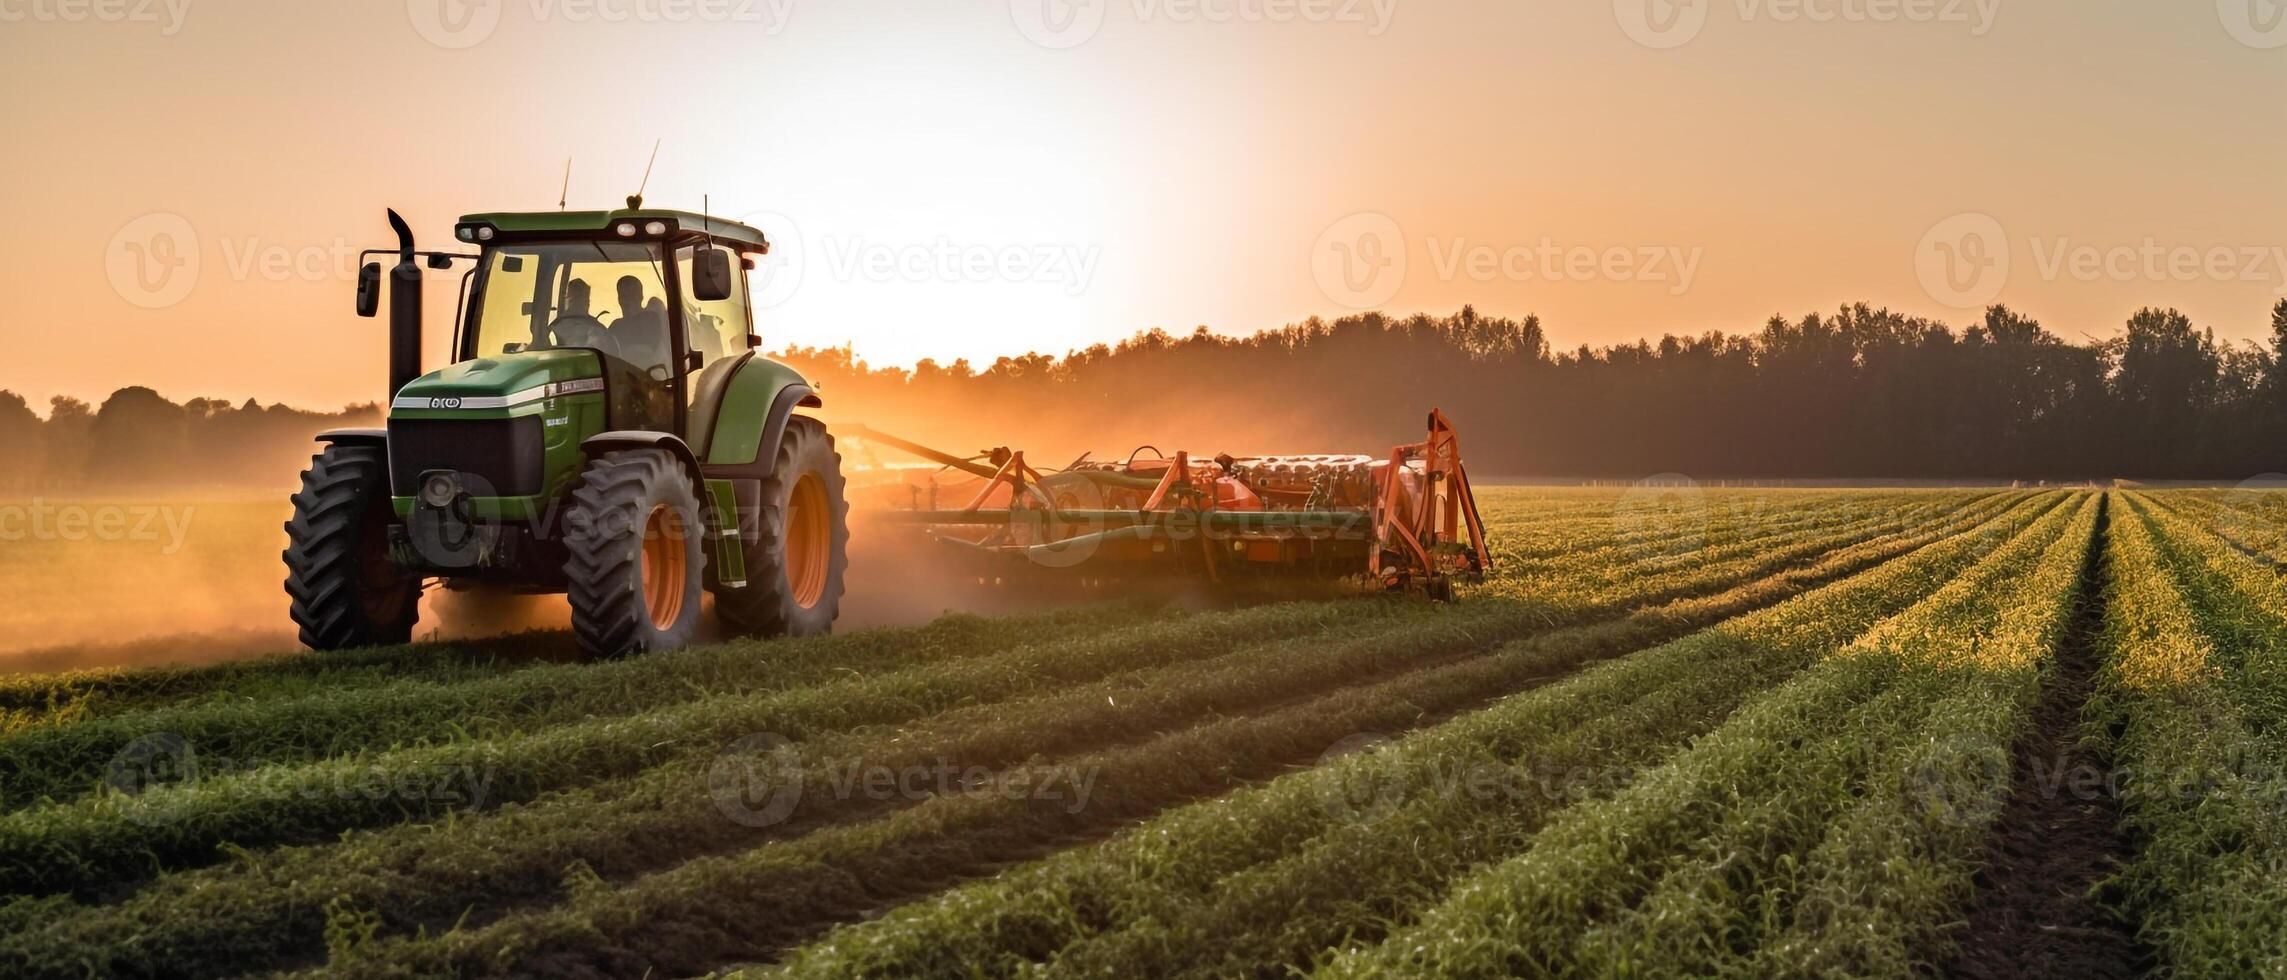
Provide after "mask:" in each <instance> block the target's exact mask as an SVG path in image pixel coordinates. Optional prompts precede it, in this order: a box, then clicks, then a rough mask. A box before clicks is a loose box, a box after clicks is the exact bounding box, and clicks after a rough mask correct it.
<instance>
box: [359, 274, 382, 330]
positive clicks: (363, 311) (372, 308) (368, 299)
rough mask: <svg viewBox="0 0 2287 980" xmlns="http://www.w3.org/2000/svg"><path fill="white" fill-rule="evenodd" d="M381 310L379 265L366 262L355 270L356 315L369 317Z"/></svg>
mask: <svg viewBox="0 0 2287 980" xmlns="http://www.w3.org/2000/svg"><path fill="white" fill-rule="evenodd" d="M380 310H381V263H379V262H367V263H366V264H365V266H364V267H363V268H361V269H359V270H357V315H358V316H363V317H370V316H372V315H373V314H375V313H377V312H380Z"/></svg>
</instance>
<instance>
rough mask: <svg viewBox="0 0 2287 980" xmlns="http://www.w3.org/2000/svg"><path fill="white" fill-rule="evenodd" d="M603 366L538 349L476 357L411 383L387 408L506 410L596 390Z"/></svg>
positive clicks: (587, 355)
mask: <svg viewBox="0 0 2287 980" xmlns="http://www.w3.org/2000/svg"><path fill="white" fill-rule="evenodd" d="M603 388H604V382H603V365H602V364H601V363H599V361H598V359H597V357H596V355H595V352H593V351H588V350H541V351H522V352H519V353H515V354H501V355H498V356H495V357H480V358H478V359H476V360H473V361H462V362H461V363H459V364H455V365H452V366H451V367H447V368H444V369H442V370H438V371H432V372H430V373H428V374H424V375H422V376H420V377H418V378H415V379H413V381H412V383H411V384H408V385H406V386H405V387H404V388H403V389H402V390H400V391H399V392H398V393H397V398H396V400H395V401H394V402H392V403H391V404H390V408H391V409H393V410H416V411H436V410H444V411H453V410H460V409H492V410H500V409H512V408H515V407H517V406H519V405H524V404H529V403H532V402H538V401H541V400H543V399H548V398H557V397H561V396H565V395H577V394H586V393H590V392H601V391H603Z"/></svg>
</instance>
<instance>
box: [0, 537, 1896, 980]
mask: <svg viewBox="0 0 2287 980" xmlns="http://www.w3.org/2000/svg"><path fill="white" fill-rule="evenodd" d="M1903 546H1904V543H1903V542H1896V541H1892V542H1890V543H1888V544H1887V545H1885V546H1883V547H1888V548H1900V547H1903ZM1804 547H1806V548H1807V547H1809V545H1805V546H1804ZM1872 553H1875V549H1872V548H1869V549H1865V551H1864V553H1863V554H1861V555H1860V557H1859V558H1858V559H1857V560H1867V559H1866V558H1865V554H1872ZM1805 557H1807V553H1806V554H1789V553H1787V552H1786V551H1785V550H1784V549H1782V551H1781V552H1780V553H1778V554H1775V555H1766V556H1763V557H1762V559H1761V561H1762V565H1760V566H1748V565H1734V566H1731V567H1720V566H1719V567H1710V568H1708V569H1704V570H1703V571H1704V572H1705V573H1706V574H1707V575H1710V576H1717V577H1718V578H1711V579H1710V580H1709V581H1708V582H1707V583H1704V584H1703V588H1712V587H1714V586H1715V585H1716V584H1717V583H1718V582H1720V581H1721V580H1722V578H1724V577H1728V578H1730V579H1733V580H1753V579H1759V578H1762V577H1763V576H1765V575H1767V574H1769V573H1770V572H1772V571H1775V570H1777V569H1778V568H1781V567H1784V565H1785V564H1787V563H1789V562H1791V561H1799V560H1802V559H1803V558H1805ZM1837 558H1838V559H1844V560H1848V559H1849V556H1848V555H1842V556H1837ZM1791 581H1794V578H1793V577H1792V576H1784V577H1782V578H1780V579H1774V580H1772V581H1771V582H1770V583H1766V584H1760V585H1758V586H1756V587H1754V588H1751V589H1748V590H1742V594H1739V595H1734V596H1730V597H1728V598H1729V599H1730V601H1731V603H1732V604H1733V605H1734V606H1736V605H1737V604H1738V603H1742V602H1754V601H1758V600H1760V601H1765V602H1767V601H1770V599H1771V598H1773V597H1774V596H1773V595H1772V592H1771V591H1770V590H1771V589H1773V588H1784V587H1785V586H1786V585H1788V584H1789V583H1790V582H1791ZM1795 587H1797V588H1799V587H1800V585H1799V584H1797V585H1796V586H1795ZM1497 608H1498V607H1497V605H1496V604H1485V608H1484V609H1483V610H1480V611H1477V612H1474V613H1471V614H1468V615H1462V614H1458V612H1457V611H1453V610H1448V611H1445V612H1444V613H1441V614H1440V615H1439V616H1438V617H1437V618H1436V619H1435V620H1428V621H1424V622H1423V623H1421V624H1420V625H1419V628H1417V629H1415V630H1414V631H1413V632H1412V633H1411V634H1410V635H1408V636H1405V637H1392V636H1360V637H1355V638H1351V639H1346V640H1345V641H1344V642H1342V643H1339V644H1329V643H1328V642H1326V641H1325V640H1323V639H1310V638H1306V639H1303V640H1296V641H1289V642H1285V643H1281V644H1274V645H1272V646H1269V647H1265V648H1262V649H1260V650H1253V651H1247V652H1245V653H1240V654H1232V655H1227V656H1225V657H1224V658H1221V659H1220V660H1219V661H1207V662H1203V663H1195V664H1189V665H1188V666H1184V667H1180V668H1163V669H1161V670H1159V671H1156V672H1155V671H1142V672H1134V673H1129V674H1125V675H1117V676H1115V677H1114V678H1112V679H1111V680H1109V681H1107V682H1105V683H1102V684H1099V685H1096V686H1093V687H1091V686H1086V685H1083V686H1081V687H1079V688H1077V689H1070V690H1066V689H1054V690H1050V691H1047V692H1044V693H1043V694H1042V695H1040V696H1039V697H1036V698H1025V699H1019V700H1017V701H1015V702H1012V703H1009V704H1006V705H979V706H976V707H973V708H970V709H965V710H963V711H958V712H955V713H953V714H951V715H947V716H944V717H943V718H941V719H940V720H938V721H937V722H935V723H934V724H931V725H927V726H924V727H923V728H921V729H919V730H903V731H883V732H856V733H852V734H851V735H849V736H847V737H843V738H840V739H833V738H826V739H816V740H813V742H814V744H805V745H804V746H803V747H802V753H801V754H802V755H803V756H805V757H809V758H812V759H818V760H835V759H839V758H848V759H852V760H862V761H863V762H864V764H865V765H867V766H869V767H890V768H894V767H897V766H903V765H910V764H912V763H913V762H915V761H917V760H918V759H919V758H922V757H927V756H930V755H932V754H935V755H942V756H945V757H947V758H950V759H953V760H955V761H958V762H960V763H961V764H963V765H983V764H1005V763H1007V762H1009V761H1012V760H1022V759H1024V758H1025V757H1026V755H1027V754H1029V753H1033V752H1036V751H1038V750H1039V749H1040V748H1041V747H1043V746H1058V747H1059V748H1060V749H1062V750H1072V749H1073V748H1074V747H1075V746H1085V745H1087V744H1089V742H1090V740H1094V741H1096V742H1102V741H1105V740H1106V739H1118V738H1127V737H1133V736H1135V735H1138V734H1148V733H1150V732H1152V731H1156V730H1160V729H1161V728H1163V727H1164V725H1165V724H1167V723H1168V722H1169V721H1170V720H1171V719H1180V718H1185V717H1199V716H1202V713H1203V712H1207V711H1227V710H1230V709H1232V708H1235V707H1243V706H1245V705H1247V704H1250V703H1258V702H1260V701H1261V700H1263V699H1264V698H1266V697H1283V698H1289V699H1291V698H1293V697H1295V696H1296V695H1297V694H1308V693H1309V692H1311V691H1313V690H1321V689H1325V688H1327V687H1329V686H1336V685H1339V684H1341V683H1345V682H1347V683H1355V682H1356V681H1357V680H1358V679H1359V678H1361V677H1372V676H1375V675H1377V674H1382V673H1387V672H1388V671H1389V670H1392V669H1401V668H1409V667H1410V666H1414V665H1420V664H1425V663H1434V662H1436V661H1437V660H1438V659H1439V658H1441V657H1444V656H1446V655H1447V654H1448V652H1449V651H1458V650H1463V649H1466V648H1468V647H1469V646H1473V645H1477V646H1481V645H1483V644H1484V642H1485V639H1484V638H1485V636H1487V635H1488V634H1487V633H1486V632H1485V621H1484V617H1485V616H1489V615H1491V614H1492V613H1493V612H1494V611H1495V610H1497ZM1463 609H1464V610H1468V609H1469V607H1463ZM1724 609H1725V607H1724V606H1723V605H1722V604H1721V602H1717V603H1713V604H1710V605H1707V606H1706V607H1704V608H1701V607H1695V606H1689V605H1687V606H1686V607H1684V608H1681V609H1678V610H1671V611H1668V612H1666V613H1664V614H1647V615H1645V616H1642V617H1638V618H1636V619H1634V620H1631V621H1627V622H1625V623H1623V624H1612V625H1607V626H1606V627H1604V628H1589V629H1586V630H1581V631H1574V633H1573V634H1571V635H1567V634H1557V635H1555V636H1552V637H1550V638H1549V639H1550V646H1549V649H1548V650H1546V651H1543V652H1542V653H1541V654H1540V655H1539V657H1538V659H1537V660H1535V659H1528V660H1526V661H1524V662H1523V663H1524V666H1523V667H1517V666H1515V665H1514V664H1512V665H1511V669H1512V671H1514V670H1525V671H1526V674H1523V675H1514V676H1511V675H1500V674H1498V673H1496V674H1491V675H1487V674H1483V673H1473V672H1470V671H1461V672H1458V673H1454V674H1452V675H1451V676H1448V677H1445V678H1444V679H1443V680H1442V681H1435V680H1433V681H1424V682H1423V683H1426V684H1429V685H1430V687H1428V688H1426V689H1425V690H1429V691H1443V692H1444V693H1443V694H1442V695H1440V696H1441V697H1443V698H1444V699H1445V700H1446V701H1447V702H1453V701H1454V700H1455V699H1456V698H1459V699H1461V700H1462V701H1463V702H1466V701H1467V699H1469V698H1473V697H1483V696H1485V693H1486V692H1488V691H1490V690H1493V688H1491V687H1489V686H1488V685H1489V684H1491V683H1493V682H1494V681H1495V680H1497V679H1498V678H1499V677H1501V676H1509V680H1508V683H1510V684H1512V685H1513V684H1514V683H1517V682H1519V680H1518V678H1519V677H1522V676H1529V674H1530V672H1531V671H1533V670H1538V671H1541V672H1545V671H1546V670H1548V669H1551V668H1552V667H1554V666H1561V664H1562V663H1564V662H1566V661H1565V659H1564V658H1566V657H1569V658H1571V662H1577V660H1578V659H1580V658H1583V657H1587V656H1593V655H1597V654H1598V653H1599V652H1603V651H1612V652H1617V650H1618V649H1621V648H1624V645H1625V644H1627V643H1631V642H1636V641H1637V638H1640V637H1645V636H1647V635H1654V634H1656V633H1657V632H1658V631H1661V630H1668V631H1673V630H1677V629H1679V628H1682V625H1683V624H1684V623H1688V622H1690V621H1691V619H1692V617H1693V616H1694V615H1699V616H1705V615H1711V614H1715V613H1717V612H1723V611H1724ZM1492 635H1498V634H1492ZM1512 659H1513V658H1512ZM1391 683H1393V684H1395V685H1396V687H1395V688H1393V689H1392V690H1391V691H1387V692H1384V693H1385V694H1387V695H1388V696H1386V697H1382V698H1381V699H1379V700H1372V699H1368V700H1367V701H1366V702H1363V703H1369V704H1372V705H1375V706H1377V707H1378V708H1379V709H1380V710H1383V711H1384V712H1385V713H1387V711H1388V710H1389V709H1390V708H1391V707H1392V706H1395V707H1396V708H1397V709H1399V711H1400V714H1399V716H1398V717H1401V718H1402V717H1406V716H1407V714H1408V713H1413V714H1418V712H1419V711H1420V710H1421V709H1420V707H1419V705H1420V704H1421V703H1423V701H1422V698H1423V697H1424V696H1425V695H1424V694H1423V693H1422V692H1421V691H1415V692H1413V693H1412V694H1408V693H1407V689H1406V687H1405V683H1404V681H1403V678H1401V679H1400V680H1399V681H1395V682H1391ZM1439 684H1442V687H1440V686H1438V685H1439ZM1417 686H1419V685H1417ZM1250 692H1251V693H1250ZM1409 699H1410V700H1409ZM1091 706H1097V707H1094V708H1093V709H1092V708H1091ZM1107 708H1109V709H1110V710H1107ZM1314 720H1317V721H1318V722H1319V723H1321V724H1323V723H1324V722H1323V720H1322V719H1314ZM1269 735H1270V737H1273V738H1276V737H1282V736H1281V733H1280V732H1278V731H1277V730H1276V728H1275V727H1273V728H1272V729H1270V730H1269ZM1283 737H1286V738H1290V739H1291V738H1292V737H1293V736H1292V734H1291V733H1288V734H1286V735H1284V736H1283ZM1319 747H1320V748H1323V743H1322V744H1321V745H1320V746H1319ZM1258 748H1259V746H1258ZM916 753H919V754H918V755H917V754H916ZM1270 757H1274V756H1271V755H1268V754H1266V753H1262V752H1256V753H1252V754H1250V753H1248V752H1237V753H1236V754H1233V755H1231V759H1232V762H1231V764H1232V765H1234V766H1242V765H1245V764H1247V763H1248V762H1249V760H1250V758H1252V759H1253V760H1254V761H1255V762H1256V763H1257V764H1260V762H1261V760H1262V759H1263V758H1270ZM1183 759H1184V764H1185V765H1191V764H1195V763H1200V761H1201V760H1199V759H1198V757H1197V756H1196V753H1194V754H1192V755H1189V756H1184V757H1183ZM1304 761H1307V760H1304ZM709 762H710V760H709V759H708V758H707V757H705V756H699V757H695V758H693V759H691V760H689V761H688V763H686V764H681V765H669V766H662V767H659V768H657V769H654V770H652V771H650V772H646V773H644V774H643V775H642V776H640V777H639V778H637V779H635V780H633V781H618V782H611V783H606V784H602V785H598V786H596V787H593V789H592V790H591V791H582V792H576V793H571V794H564V795H559V796H554V797H550V798H548V799H547V800H545V801H543V802H542V803H541V804H540V805H537V806H531V807H520V808H512V809H511V810H510V811H508V812H505V813H503V814H501V815H500V816H499V817H497V818H478V819H468V820H456V821H453V822H452V823H451V824H450V825H449V826H447V827H445V828H444V829H443V831H442V832H439V833H430V832H427V831H426V830H424V829H423V828H420V827H406V828H402V829H401V830H398V831H391V832H387V833H384V834H380V835H361V836H357V837H353V838H351V839H349V840H346V841H344V842H343V843H342V844H340V845H330V846H327V847H324V848H294V849H287V850H284V851H280V852H273V853H271V854H258V855H248V856H246V857H245V858H243V859H242V861H241V862H239V863H235V864H233V865H230V866H226V867H224V868H218V869H214V870H213V871H212V872H210V873H204V874H190V875H178V876H170V877H169V878H166V879H162V880H161V881H159V882H157V883H155V884H154V885H153V886H152V888H151V889H149V891H148V893H147V894H145V895H142V896H138V897H137V898H136V899H135V900H134V901H133V902H131V903H129V904H128V905H126V906H120V907H117V908H112V909H99V910H94V911H93V912H91V913H90V914H88V915H85V916H80V917H78V918H77V919H76V920H74V921H71V922H70V923H68V924H67V925H66V926H63V927H59V928H60V930H61V931H63V932H68V933H75V934H79V935H83V936H85V935H94V934H112V935H119V934H136V935H139V936H140V937H141V939H140V940H139V942H138V944H137V945H138V947H139V948H141V949H143V950H144V951H145V952H153V951H161V952H167V953H168V954H169V958H167V959H164V960H163V962H168V963H171V964H173V965H175V966H176V967H177V968H178V969H188V968H187V967H184V966H183V963H184V962H185V961H184V960H182V959H180V958H177V957H180V956H185V955H188V956H193V957H195V956H196V955H197V954H196V950H199V949H231V950H234V951H235V952H236V953H237V954H239V955H257V956H258V955H259V953H258V952H257V953H255V954H248V952H247V951H248V948H249V946H250V945H251V946H253V947H254V948H255V949H256V950H257V951H258V950H259V949H261V948H266V947H264V946H263V944H264V943H274V944H275V945H277V946H282V947H292V946H295V945H298V944H306V941H307V940H306V937H305V935H304V934H305V933H306V932H307V929H308V928H309V927H311V926H313V924H314V920H315V919H316V918H317V915H316V913H315V911H314V908H315V904H322V903H323V902H324V901H326V900H327V899H329V898H332V897H337V896H343V895H348V896H353V897H355V898H356V899H357V900H358V901H359V902H370V903H371V906H372V907H378V908H382V909H387V910H389V911H391V912H393V913H395V914H396V915H397V916H398V917H400V918H413V919H418V918H419V917H420V916H423V915H427V914H432V913H434V912H436V911H439V910H441V911H443V912H444V913H445V914H447V915H448V916H449V915H451V914H453V913H456V912H458V911H459V910H460V909H461V908H462V907H463V906H465V905H466V904H467V903H468V902H470V901H474V900H475V898H476V897H479V896H486V895H499V894H501V893H502V892H503V890H504V889H503V888H502V883H503V882H508V883H510V887H508V888H507V889H505V891H507V892H510V893H513V892H515V890H516V889H515V887H514V883H516V882H523V881H535V880H536V881H539V882H541V883H543V885H550V884H552V883H553V879H554V877H555V874H554V872H555V871H556V870H557V869H560V868H562V867H563V866H564V865H565V863H567V862H568V861H570V860H574V859H583V860H589V861H591V862H592V866H597V867H601V868H602V869H603V870H605V871H607V872H610V873H614V874H617V873H622V872H624V871H625V870H627V869H628V868H629V867H636V868H640V867H642V866H643V864H644V862H656V861H658V860H660V859H661V858H662V856H675V855H689V854H692V853H704V852H705V851H706V850H708V849H710V848H714V847H720V846H726V845H735V844H736V843H738V842H740V841H748V842H751V841H753V840H755V839H756V838H757V835H756V834H754V833H753V832H751V831H744V830H743V829H742V828H739V827H737V826H733V825H729V824H726V823H725V821H723V819H722V818H721V816H720V814H718V813H717V812H715V810H714V803H713V801H711V800H710V798H709V794H708V792H707V787H706V773H705V767H706V765H707V764H709ZM831 768H832V767H831V765H827V766H824V767H822V770H821V771H820V772H810V773H808V774H806V776H805V778H806V779H809V780H810V781H811V785H809V786H806V787H805V796H804V799H805V800H806V801H807V800H810V799H819V798H821V797H823V801H822V802H821V803H819V804H817V805H813V804H810V803H808V802H805V804H804V806H803V808H802V818H803V819H804V820H806V821H811V822H821V821H827V820H834V819H843V818H845V817H846V816H847V814H844V813H842V812H841V811H842V810H844V809H863V807H861V806H858V805H857V804H856V803H855V802H853V801H841V802H843V803H845V804H848V805H847V806H840V807H837V806H836V805H835V801H834V800H833V798H832V796H831V795H830V794H827V793H823V792H821V790H823V789H825V787H824V786H822V785H820V784H818V782H817V780H818V779H820V778H822V777H823V770H824V769H831ZM923 819H926V818H923ZM780 829H784V828H780ZM631 842H633V844H634V845H635V846H632V847H631ZM901 860H902V859H901ZM511 897H513V896H511ZM185 903H188V904H189V906H190V907H192V908H210V909H212V913H211V914H209V915H193V916H189V917H187V918H186V917H184V916H183V915H182V913H183V912H184V911H185V910H186V906H185ZM210 923H220V924H223V925H224V927H225V931H227V930H228V929H230V928H237V927H239V926H244V927H246V928H245V929H244V931H243V932H241V933H238V934H235V935H229V936H217V935H215V934H214V931H213V930H212V929H205V930H204V931H202V927H204V926H206V925H208V924H210ZM297 923H298V924H299V926H300V927H302V928H301V929H300V930H299V931H297V929H296V925H297ZM154 932H156V933H158V934H159V935H154V934H153V933H154ZM167 935H184V939H183V942H182V945H181V946H180V947H178V946H175V945H174V941H173V940H170V939H167V938H165V936H167ZM58 938H59V936H58V935H57V934H56V933H49V934H46V935H44V936H37V937H35V936H31V935H29V934H28V935H27V939H28V940H29V941H30V944H31V946H32V947H34V948H37V947H40V946H42V945H45V946H46V948H49V949H54V948H69V947H70V946H71V945H74V944H71V943H58V942H55V940H57V939H58ZM18 952H20V953H22V952H25V947H23V946H19V948H18ZM27 955H30V956H35V957H36V955H37V954H36V953H28V954H27ZM11 958H13V954H12V955H11ZM19 962H20V963H21V962H24V961H19ZM192 962H196V961H195V959H194V960H193V961H192ZM120 966H121V965H120V964H117V963H113V964H110V967H111V968H120ZM192 972H196V971H192Z"/></svg>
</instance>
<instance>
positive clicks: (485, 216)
mask: <svg viewBox="0 0 2287 980" xmlns="http://www.w3.org/2000/svg"><path fill="white" fill-rule="evenodd" d="M652 220H660V221H672V222H674V223H675V225H676V226H677V227H678V228H681V229H683V230H685V231H703V232H706V233H707V234H709V235H713V236H714V237H716V238H721V239H725V240H728V241H730V242H734V243H736V244H740V245H746V246H750V247H751V249H752V250H753V251H764V250H766V249H768V248H769V246H770V241H769V239H766V238H764V237H763V235H762V232H761V231H760V230H758V229H756V228H754V227H753V226H751V225H744V224H740V223H739V222H736V221H731V220H728V219H724V218H716V217H710V216H708V215H704V214H699V213H698V212H695V211H677V210H674V209H672V208H621V209H619V210H617V211H488V212H484V213H482V214H464V215H462V216H461V220H460V222H459V223H460V224H479V223H481V224H488V225H491V226H493V227H495V228H498V229H500V230H501V231H503V232H506V233H508V234H512V235H513V234H519V233H523V234H543V235H547V234H563V233H567V232H583V231H593V232H597V233H599V234H602V235H606V236H608V235H610V234H611V226H612V225H614V224H617V223H619V222H621V221H652Z"/></svg>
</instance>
